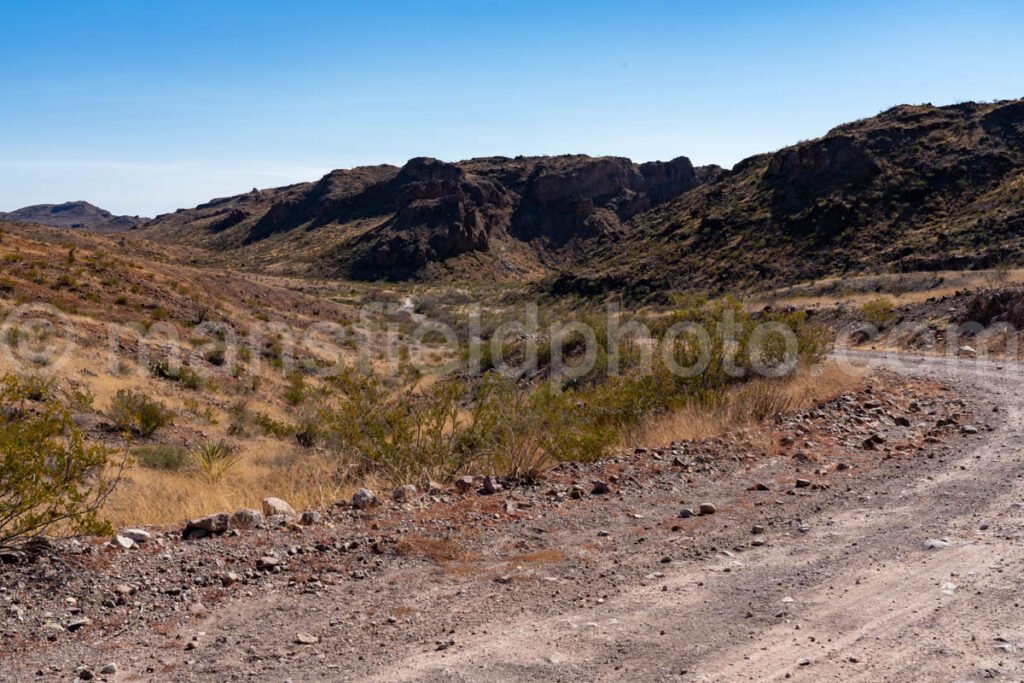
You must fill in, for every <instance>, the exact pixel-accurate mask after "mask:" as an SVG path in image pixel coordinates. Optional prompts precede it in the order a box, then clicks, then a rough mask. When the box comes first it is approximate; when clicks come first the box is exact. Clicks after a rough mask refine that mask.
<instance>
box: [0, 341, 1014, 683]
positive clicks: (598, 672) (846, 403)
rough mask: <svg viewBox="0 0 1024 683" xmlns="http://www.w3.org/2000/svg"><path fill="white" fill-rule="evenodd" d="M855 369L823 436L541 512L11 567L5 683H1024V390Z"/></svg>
mask: <svg viewBox="0 0 1024 683" xmlns="http://www.w3.org/2000/svg"><path fill="white" fill-rule="evenodd" d="M855 359H856V361H857V362H858V363H863V364H865V365H868V366H870V367H871V368H872V369H873V374H871V375H870V376H869V377H868V378H866V379H865V384H864V386H862V387H861V388H860V389H859V390H857V391H853V392H850V393H847V394H844V395H841V396H838V397H836V398H835V399H834V400H832V401H829V402H828V403H825V404H822V405H821V406H819V407H817V408H815V409H812V410H808V411H804V412H802V413H799V414H794V415H786V416H783V417H781V418H779V419H778V420H776V421H775V423H773V424H770V425H767V426H766V427H765V428H764V429H758V430H749V431H745V432H738V433H733V434H729V435H726V436H724V437H720V438H715V439H708V440H705V441H700V442H680V443H676V444H673V445H671V446H667V447H664V448H657V449H638V450H637V452H636V453H632V454H623V455H621V456H619V457H616V458H613V459H611V460H608V461H604V462H601V463H597V464H594V465H578V466H574V465H562V466H560V467H559V468H558V469H556V470H555V471H554V472H552V473H550V475H549V476H548V477H546V478H545V479H544V480H542V481H540V482H538V483H537V484H535V485H533V486H516V487H509V488H507V489H504V490H499V491H497V492H493V493H490V494H487V493H486V492H482V491H481V492H478V491H476V490H469V491H465V492H457V491H454V490H444V491H435V492H430V493H427V494H425V495H423V496H421V497H419V498H417V499H416V500H415V501H413V502H412V503H406V504H403V505H398V504H392V503H391V502H390V500H389V501H388V502H387V503H386V504H384V505H381V506H378V507H376V508H371V509H369V510H354V509H350V508H349V507H348V506H345V505H341V506H338V507H336V508H334V509H332V510H329V511H326V512H325V514H324V516H323V518H322V519H319V520H316V521H315V523H313V524H311V525H309V526H301V525H296V524H285V525H281V526H277V527H274V528H266V529H258V530H254V531H249V532H241V533H238V534H232V533H229V534H226V535H224V536H220V537H217V538H207V539H202V540H196V541H185V540H182V539H181V528H180V527H177V528H172V527H166V528H163V529H151V530H150V531H151V533H152V534H153V538H152V539H150V540H148V541H146V542H145V543H143V544H142V545H140V546H139V547H137V548H134V549H131V550H123V549H120V548H113V547H110V545H109V544H107V543H104V542H103V541H106V540H107V539H100V540H97V541H95V542H92V543H89V542H85V541H79V542H74V543H68V542H63V543H61V544H60V545H59V546H58V551H57V552H56V553H54V554H50V555H46V556H44V557H41V558H40V559H38V560H37V561H36V562H33V563H28V564H15V565H8V566H4V567H0V609H2V610H3V612H2V621H0V629H2V633H3V636H4V637H3V640H2V643H0V680H2V681H26V680H54V681H58V680H60V681H71V680H75V679H78V680H108V681H149V680H154V681H156V680H159V681H171V680H173V681H245V680H259V681H288V680H290V681H295V682H298V681H319V680H323V681H336V680H361V681H442V680H444V681H450V680H463V681H476V680H502V681H504V680H526V681H530V680H536V681H540V680H544V681H547V680H560V681H593V680H623V679H632V680H644V681H646V680H678V681H747V680H750V681H765V680H782V679H792V680H806V681H830V680H842V681H851V680H863V681H897V680H943V681H980V680H984V679H997V680H998V679H1005V680H1020V679H1021V677H1022V676H1024V654H1021V653H1020V652H1018V647H1021V646H1024V619H1022V599H1024V598H1022V596H1021V594H1020V590H1021V587H1020V578H1019V577H1020V576H1021V573H1022V569H1024V567H1022V565H1024V544H1022V540H1024V458H1022V454H1021V450H1020V443H1021V441H1022V438H1024V421H1022V418H1021V411H1020V409H1021V402H1022V398H1021V394H1020V392H1019V389H1018V386H1019V382H1020V376H1021V367H1020V366H1018V365H1015V364H1011V363H1006V364H1002V363H996V362H990V361H981V360H956V361H950V360H947V359H939V358H923V357H921V358H917V357H911V356H905V355H897V354H880V353H879V354H863V353H862V354H858V355H856V356H855ZM378 493H382V492H378ZM383 497H384V496H383V495H382V498H383ZM388 498H390V497H388ZM691 513H692V515H691Z"/></svg>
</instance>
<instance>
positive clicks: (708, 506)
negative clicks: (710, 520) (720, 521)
mask: <svg viewBox="0 0 1024 683" xmlns="http://www.w3.org/2000/svg"><path fill="white" fill-rule="evenodd" d="M699 512H700V514H702V515H713V514H715V513H716V512H718V508H716V507H715V506H714V505H713V504H712V503H701V504H700V508H699Z"/></svg>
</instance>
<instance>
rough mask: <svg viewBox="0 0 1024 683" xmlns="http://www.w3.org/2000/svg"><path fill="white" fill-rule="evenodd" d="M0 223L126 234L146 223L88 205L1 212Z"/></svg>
mask: <svg viewBox="0 0 1024 683" xmlns="http://www.w3.org/2000/svg"><path fill="white" fill-rule="evenodd" d="M0 220H3V221H21V222H24V223H38V224H39V225H49V226H51V227H55V228H85V229H88V230H107V231H113V230H129V229H131V228H134V227H135V226H137V225H141V224H142V223H144V222H145V221H146V220H147V219H145V218H140V217H139V216H115V215H113V214H112V213H110V212H109V211H107V210H106V209H101V208H99V207H98V206H93V205H92V204H90V203H89V202H81V201H79V202H65V203H63V204H35V205H33V206H26V207H23V208H21V209H16V210H15V211H10V212H7V213H4V212H0Z"/></svg>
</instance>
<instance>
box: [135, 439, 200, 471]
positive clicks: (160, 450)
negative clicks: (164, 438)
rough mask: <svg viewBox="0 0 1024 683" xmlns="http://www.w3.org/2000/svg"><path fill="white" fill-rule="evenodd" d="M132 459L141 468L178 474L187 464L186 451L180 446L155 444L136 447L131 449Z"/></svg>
mask: <svg viewBox="0 0 1024 683" xmlns="http://www.w3.org/2000/svg"><path fill="white" fill-rule="evenodd" d="M132 457H133V458H135V461H136V462H138V463H139V465H141V466H142V467H148V468H150V469H154V470H170V471H173V472H178V471H180V470H182V469H184V468H185V465H187V464H188V460H189V459H188V451H186V450H185V449H184V448H182V447H181V446H168V445H163V444H156V445H152V446H137V447H136V448H133V449H132Z"/></svg>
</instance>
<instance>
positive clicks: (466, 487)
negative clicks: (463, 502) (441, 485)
mask: <svg viewBox="0 0 1024 683" xmlns="http://www.w3.org/2000/svg"><path fill="white" fill-rule="evenodd" d="M473 485H474V479H473V477H471V476H469V475H466V476H464V477H459V478H458V479H456V480H455V488H456V489H458V491H459V493H469V492H470V491H472V490H473Z"/></svg>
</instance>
